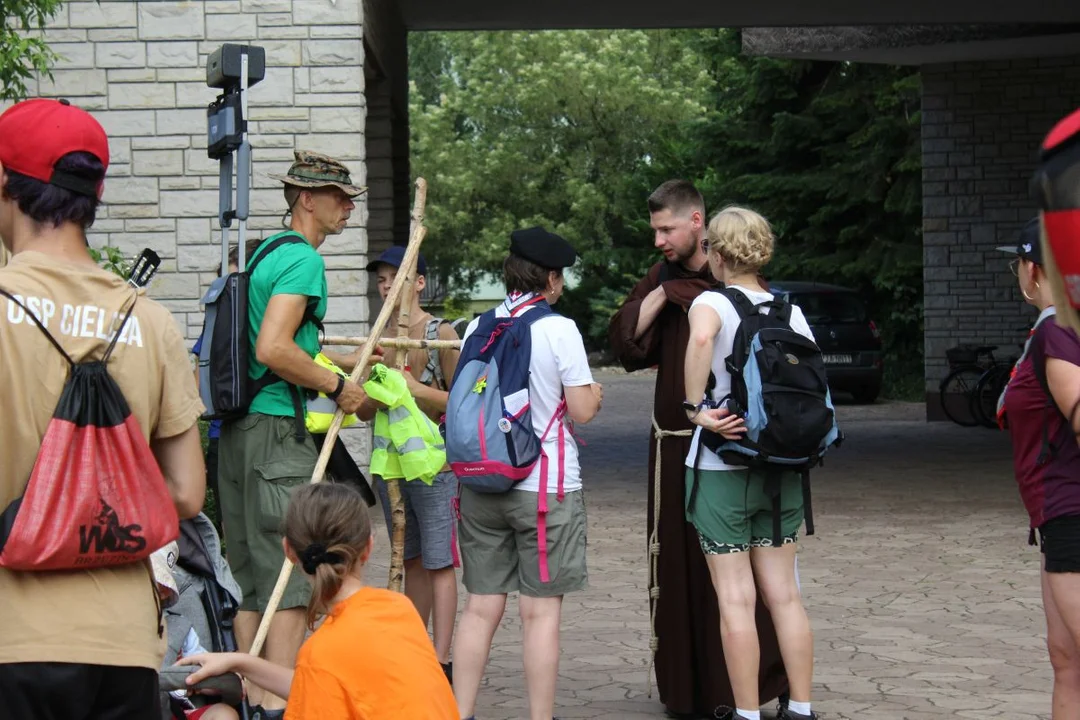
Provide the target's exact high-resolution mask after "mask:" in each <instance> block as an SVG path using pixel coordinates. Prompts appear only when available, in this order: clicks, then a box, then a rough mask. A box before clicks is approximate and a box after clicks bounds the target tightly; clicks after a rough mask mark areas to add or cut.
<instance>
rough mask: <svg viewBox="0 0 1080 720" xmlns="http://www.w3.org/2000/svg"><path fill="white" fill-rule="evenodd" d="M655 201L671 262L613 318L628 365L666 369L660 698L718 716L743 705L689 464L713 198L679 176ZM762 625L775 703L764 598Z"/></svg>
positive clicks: (656, 604)
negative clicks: (732, 678) (692, 318)
mask: <svg viewBox="0 0 1080 720" xmlns="http://www.w3.org/2000/svg"><path fill="white" fill-rule="evenodd" d="M648 205H649V214H650V218H651V223H652V228H653V230H654V231H655V234H656V235H655V237H656V241H655V244H656V247H657V248H658V249H659V250H660V251H661V252H662V253H663V255H664V259H663V260H662V261H661V262H658V263H656V264H655V265H653V266H652V267H651V268H650V269H649V272H648V273H647V274H646V275H645V277H644V278H642V280H641V281H640V282H638V284H637V285H636V286H635V287H634V289H633V291H631V293H630V295H629V297H627V299H626V302H625V303H624V304H623V306H622V307H621V308H620V309H619V311H618V312H617V313H616V314H615V316H614V317H613V318H612V320H611V325H610V327H609V329H608V337H609V340H610V342H611V347H612V350H613V351H614V353H615V356H616V358H617V359H618V361H619V362H620V363H621V364H622V366H623V367H624V368H625V369H626V370H629V371H632V370H640V369H643V368H648V367H652V366H658V373H657V377H656V395H655V399H654V406H653V429H652V432H651V433H650V437H651V441H650V443H649V511H648V535H649V552H650V583H649V588H650V598H651V601H650V602H651V612H652V623H653V639H652V653H653V663H654V666H655V669H656V683H657V686H658V688H659V690H660V701H661V702H662V703H663V704H664V706H665V707H666V708H667V711H668V715H669V716H673V717H680V716H684V717H687V718H699V717H705V718H711V717H713V716H714V712H715V711H716V708H717V707H718V706H730V707H734V704H735V701H734V697H733V694H732V690H731V684H730V682H729V680H728V674H727V666H726V664H725V662H724V652H723V647H722V644H721V641H720V610H719V607H718V605H717V601H716V592H715V591H714V590H713V586H712V581H711V579H710V577H709V570H708V567H707V565H706V564H705V556H704V554H703V553H702V552H701V546H700V545H699V544H698V537H697V533H696V532H695V530H694V528H693V526H692V525H690V523H688V522H687V521H686V517H685V512H684V507H685V504H684V497H685V496H684V492H685V480H684V478H685V474H686V469H685V461H686V455H687V452H688V451H689V448H690V431H691V429H692V428H693V425H692V424H691V423H690V422H689V421H688V420H687V419H686V412H685V411H684V410H683V407H682V401H683V395H684V391H683V361H684V358H685V357H686V346H687V343H688V341H689V339H690V323H689V320H688V319H687V312H688V311H689V309H690V304H691V303H692V302H693V301H694V298H696V297H697V296H698V295H699V294H700V293H702V292H703V291H704V290H706V289H707V288H709V287H711V286H712V285H713V284H714V282H715V281H714V280H713V277H712V275H711V274H710V272H709V266H708V263H707V262H706V258H705V253H704V251H703V250H702V241H703V240H704V239H705V203H704V201H703V200H702V197H701V194H700V193H699V192H698V191H697V189H695V188H694V186H693V185H692V184H691V183H689V182H687V181H685V180H669V181H668V182H665V183H664V184H663V185H661V186H660V187H658V188H657V189H656V190H655V191H654V192H653V194H652V195H650V196H649V200H648ZM658 429H659V433H660V438H659V448H660V456H661V457H660V463H659V466H660V478H659V482H657V481H658V479H657V478H656V477H655V475H656V467H657V459H656V454H657V434H658V433H657V430H658ZM672 433H674V434H672ZM657 491H658V492H659V496H658V497H657V494H656V493H657ZM658 505H659V508H660V513H659V525H658V526H657V525H656V524H655V520H656V508H657V506H658ZM654 568H655V576H654V575H653V572H652V571H653V569H654ZM757 627H758V635H759V638H760V643H761V664H760V677H761V681H760V694H761V700H762V701H763V702H766V701H769V700H771V699H772V698H775V697H777V696H778V695H780V694H781V693H784V692H786V690H787V676H786V674H785V672H784V664H783V661H782V660H781V659H780V649H779V645H778V644H777V641H776V631H775V629H774V628H773V624H772V618H771V617H770V616H769V613H768V610H766V608H765V606H764V604H763V603H762V602H761V600H760V597H759V599H758V609H757Z"/></svg>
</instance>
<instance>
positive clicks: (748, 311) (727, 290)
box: [705, 287, 757, 321]
mask: <svg viewBox="0 0 1080 720" xmlns="http://www.w3.org/2000/svg"><path fill="white" fill-rule="evenodd" d="M705 292H717V293H720V294H721V295H723V296H724V297H726V298H727V299H728V300H730V301H731V304H732V305H733V306H735V312H736V313H738V315H739V320H740V321H742V320H745V319H746V318H747V317H749V316H750V315H753V314H754V312H755V311H756V307H757V306H756V305H754V302H753V301H752V300H751V299H750V298H748V297H746V293H743V292H740V291H739V290H736V289H735V288H732V287H721V288H717V289H716V290H706V291H705Z"/></svg>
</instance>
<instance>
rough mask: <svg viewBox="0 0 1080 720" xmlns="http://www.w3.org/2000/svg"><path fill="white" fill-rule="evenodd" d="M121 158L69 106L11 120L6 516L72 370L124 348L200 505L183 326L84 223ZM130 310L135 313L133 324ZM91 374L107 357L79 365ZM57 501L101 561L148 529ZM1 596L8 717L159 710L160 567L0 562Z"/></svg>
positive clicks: (179, 488) (2, 344)
mask: <svg viewBox="0 0 1080 720" xmlns="http://www.w3.org/2000/svg"><path fill="white" fill-rule="evenodd" d="M108 164H109V143H108V138H107V137H106V135H105V131H104V130H103V129H102V127H101V125H99V124H98V122H97V121H96V120H95V119H94V118H93V117H92V116H91V115H90V114H89V113H87V112H85V111H83V110H80V109H79V108H76V107H74V106H72V105H71V104H69V103H67V102H66V101H63V100H59V101H58V100H43V99H39V100H28V101H26V102H21V103H18V104H16V105H14V106H13V107H11V108H9V109H8V110H7V111H6V112H4V113H3V115H0V238H2V240H3V244H4V247H5V248H6V249H7V250H8V251H10V252H11V254H12V257H11V260H10V262H9V263H8V264H7V265H6V266H5V267H3V268H0V357H2V358H3V362H2V363H0V386H2V387H3V388H4V413H3V414H2V415H0V458H3V464H2V466H0V511H2V512H3V515H2V516H0V519H2V521H3V522H6V521H7V519H9V515H10V514H12V512H13V510H12V509H13V508H14V512H18V510H19V508H20V506H21V503H20V499H21V498H24V497H25V496H26V488H27V484H28V480H29V478H30V477H31V474H32V473H33V472H34V471H35V467H36V465H37V464H38V454H39V450H40V449H41V447H42V439H43V437H44V436H45V432H46V429H47V428H48V427H50V422H51V418H52V416H53V414H54V410H55V409H58V401H59V398H60V394H61V390H62V389H63V388H65V387H66V386H67V387H70V386H69V385H67V381H68V378H69V374H72V375H73V369H72V368H73V367H75V368H78V367H80V366H81V365H82V364H83V363H86V362H88V361H95V360H101V359H102V358H103V356H104V353H105V351H106V348H107V347H108V346H109V344H110V343H112V342H114V343H115V345H114V348H113V350H112V352H111V354H110V355H109V356H108V359H107V362H106V363H105V368H106V371H107V373H108V377H111V378H112V380H114V381H115V382H116V384H117V385H119V388H120V391H121V393H122V396H123V398H124V399H126V402H127V404H128V405H129V406H130V415H131V417H133V418H134V419H135V420H136V421H137V424H138V429H139V430H141V431H142V433H143V435H144V437H145V439H146V440H147V442H148V443H149V446H150V450H151V451H152V453H153V455H154V458H155V459H156V461H157V463H158V465H159V466H160V468H161V472H162V475H163V476H164V478H165V482H166V486H167V489H168V491H169V494H170V495H171V497H172V500H173V503H174V504H175V506H176V509H177V511H178V514H179V516H180V518H189V517H193V516H194V515H196V514H197V513H198V512H199V510H200V508H201V507H202V503H203V496H204V494H205V473H204V467H203V460H202V453H201V446H200V442H199V430H198V425H197V420H198V418H199V416H200V415H201V414H202V412H203V405H202V402H201V401H200V400H199V394H198V391H197V390H196V389H195V380H194V377H193V376H192V373H191V369H190V364H189V361H188V359H187V352H186V350H185V348H184V342H183V338H182V337H181V335H180V332H179V330H178V328H177V325H176V322H175V321H174V320H173V318H172V316H171V314H170V313H169V311H168V310H166V309H165V308H164V307H162V306H161V305H159V304H158V303H156V302H154V301H153V300H150V299H149V298H146V297H144V296H143V295H142V291H136V290H134V289H133V288H132V287H131V286H130V285H129V284H128V283H126V282H125V281H124V280H123V279H122V278H120V277H117V276H116V275H114V274H113V273H109V272H106V271H105V270H103V269H101V268H100V267H98V265H97V264H96V263H95V262H94V261H93V259H92V258H91V257H90V254H89V252H88V250H87V241H86V229H87V228H89V227H90V226H91V225H92V224H93V223H94V218H95V215H96V213H97V209H98V204H99V201H100V197H101V193H102V190H103V187H104V179H105V170H106V168H107V167H108ZM133 303H134V304H133ZM128 308H131V315H130V317H129V318H128V319H127V321H126V322H123V323H121V321H120V320H121V319H122V318H123V315H122V314H121V311H122V310H123V311H125V312H126V310H127V309H128ZM69 358H70V364H69ZM87 367H90V368H93V367H100V365H98V366H93V365H90V366H83V368H82V369H81V370H80V371H79V372H83V371H84V370H85V369H86V368H87ZM65 397H66V396H65ZM75 402H78V400H76V401H75ZM50 456H51V455H50V454H49V453H43V454H42V457H50ZM74 462H76V463H77V462H78V460H75V461H74ZM35 474H36V473H35ZM91 477H93V475H91ZM95 480H97V481H98V483H99V485H101V484H103V483H104V482H105V480H106V479H105V478H100V477H96V478H95ZM102 504H103V505H104V502H103V503H102ZM50 510H55V512H50V513H49V514H48V516H47V517H43V518H41V520H40V522H42V523H49V524H50V525H51V526H52V527H53V529H54V530H55V533H56V535H57V536H58V537H66V536H69V535H70V534H71V533H73V532H80V533H82V534H81V535H79V537H84V540H83V541H82V542H83V544H84V545H86V547H88V548H89V547H91V546H92V545H96V546H97V549H96V550H94V552H97V553H99V554H100V553H102V552H109V551H110V549H115V546H117V545H118V544H121V543H123V542H124V538H123V537H121V535H118V533H119V532H121V531H127V530H130V528H131V527H136V526H126V527H122V526H120V525H118V524H117V523H116V514H115V510H112V509H111V508H108V507H106V508H103V509H102V511H101V516H100V517H99V518H97V522H98V524H96V525H93V526H92V527H91V526H86V525H81V526H80V527H77V528H76V527H72V523H70V522H65V520H69V519H70V518H71V516H70V514H68V513H66V510H65V509H64V508H60V507H57V508H51V509H50ZM110 510H111V511H112V512H111V514H110V512H109V511H110ZM110 520H111V521H113V522H112V524H110ZM2 529H3V528H0V530H2ZM0 535H3V536H4V537H6V534H3V533H0ZM95 538H97V539H99V540H100V541H101V542H100V543H94V539H95ZM0 598H3V601H2V605H3V612H0V638H2V641H0V706H2V707H3V711H2V713H0V714H3V716H4V717H12V718H31V717H44V718H80V719H84V718H85V719H89V718H105V717H110V718H112V717H133V718H134V717H138V718H151V717H160V716H161V711H160V709H159V702H160V701H159V699H158V697H159V696H158V682H157V669H158V668H159V667H160V665H161V661H162V657H163V653H164V638H163V635H162V623H163V618H162V617H161V611H160V608H159V607H158V604H157V592H156V589H155V587H154V582H153V577H152V574H151V573H150V568H149V565H148V563H146V562H145V561H141V562H129V563H127V564H118V565H109V566H101V567H99V568H98V569H92V570H64V571H55V570H53V571H48V570H31V571H27V570H12V569H9V568H7V567H0Z"/></svg>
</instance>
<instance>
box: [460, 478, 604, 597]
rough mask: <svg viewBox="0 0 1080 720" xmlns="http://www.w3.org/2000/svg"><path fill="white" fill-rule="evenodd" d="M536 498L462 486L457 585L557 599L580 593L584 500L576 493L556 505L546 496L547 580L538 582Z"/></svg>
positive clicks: (584, 580)
mask: <svg viewBox="0 0 1080 720" xmlns="http://www.w3.org/2000/svg"><path fill="white" fill-rule="evenodd" d="M536 501H537V494H536V493H534V492H529V491H527V490H511V491H509V492H505V493H498V494H495V493H478V492H473V491H472V490H470V489H469V488H467V487H462V488H461V519H460V520H459V521H458V540H459V542H460V546H461V564H462V578H461V579H462V582H463V583H464V585H465V589H466V590H468V591H469V592H470V593H472V594H474V595H504V594H506V593H511V592H515V591H517V592H520V593H521V594H522V595H525V596H527V597H558V596H560V595H565V594H567V593H569V592H575V591H577V590H584V589H585V588H586V587H587V586H588V584H589V573H588V569H587V568H586V565H585V545H586V532H585V527H586V517H585V496H584V495H583V493H582V491H580V490H575V491H574V492H568V493H566V495H564V496H563V501H562V502H559V500H558V496H557V495H556V494H555V493H548V512H547V552H548V556H547V564H548V574H549V578H548V579H549V582H546V583H544V582H540V553H539V551H538V547H539V546H538V544H537V532H536Z"/></svg>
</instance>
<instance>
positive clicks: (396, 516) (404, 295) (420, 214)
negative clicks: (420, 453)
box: [383, 178, 427, 592]
mask: <svg viewBox="0 0 1080 720" xmlns="http://www.w3.org/2000/svg"><path fill="white" fill-rule="evenodd" d="M426 202H427V183H426V182H425V181H424V179H423V178H417V180H416V200H415V201H414V203H413V214H412V222H411V223H410V231H411V232H410V236H411V237H412V238H418V239H417V241H416V242H417V244H419V243H420V242H422V241H423V239H424V236H425V235H426V234H427V229H426V228H425V227H424V205H425V203H426ZM410 242H412V241H411V240H410ZM416 261H417V256H414V257H412V258H411V259H410V258H405V260H404V261H403V262H402V263H401V266H400V267H399V268H398V271H397V277H398V278H400V277H401V276H402V275H404V276H405V286H404V290H402V292H401V299H400V302H399V304H398V322H397V336H398V339H399V340H403V339H408V337H409V315H410V314H411V313H412V306H413V300H414V298H415V297H416ZM395 280H397V278H395ZM408 362H409V351H408V350H407V349H405V348H401V349H398V350H395V351H394V365H395V367H396V369H397V370H399V371H400V372H406V370H405V366H406V365H407V364H408ZM383 481H384V482H385V483H386V495H387V497H388V498H389V499H390V527H391V530H392V533H391V535H390V578H389V580H388V582H387V588H388V589H390V590H393V591H394V592H401V587H402V583H403V581H404V579H405V500H404V499H403V498H402V497H401V482H400V481H399V480H398V479H397V478H392V479H391V478H384V479H383Z"/></svg>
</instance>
